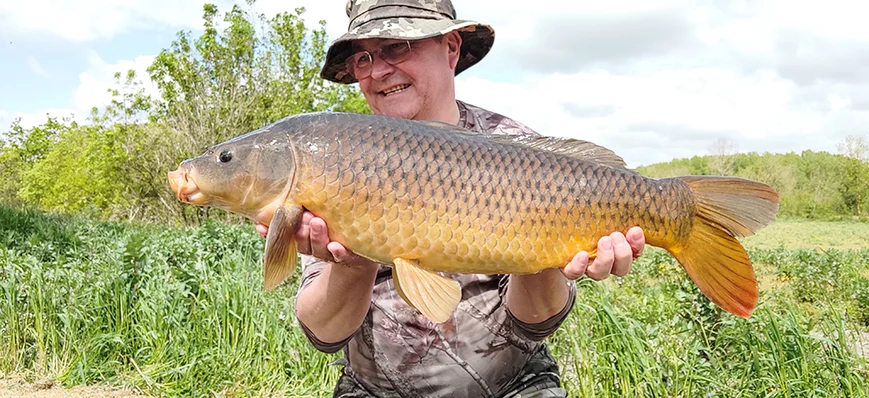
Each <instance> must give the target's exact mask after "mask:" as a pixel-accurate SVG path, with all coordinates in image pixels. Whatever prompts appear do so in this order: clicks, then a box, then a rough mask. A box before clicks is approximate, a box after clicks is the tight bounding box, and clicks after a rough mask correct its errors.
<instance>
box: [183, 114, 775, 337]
mask: <svg viewBox="0 0 869 398" xmlns="http://www.w3.org/2000/svg"><path fill="white" fill-rule="evenodd" d="M168 177H169V184H170V186H171V187H172V189H173V190H174V191H175V192H176V194H177V196H178V199H179V200H181V201H183V202H186V203H190V204H194V205H201V206H213V207H218V208H223V209H226V210H228V211H231V212H234V213H237V214H241V215H243V216H245V217H248V218H250V219H252V220H255V221H258V222H262V223H264V224H266V225H268V226H269V233H268V236H267V237H266V247H265V255H264V262H265V264H264V268H265V269H264V276H265V288H266V289H273V288H275V287H276V286H278V285H279V284H281V283H282V282H283V281H284V280H285V279H286V278H287V277H288V276H289V275H291V274H292V273H293V272H294V271H295V268H296V263H297V257H296V246H295V240H294V239H293V234H294V233H295V231H296V229H297V228H298V226H299V224H300V220H301V214H302V212H303V210H305V209H306V210H308V211H310V212H312V213H313V214H315V215H317V216H318V217H321V218H322V219H323V220H324V221H325V222H326V225H328V227H329V234H330V238H331V239H332V240H334V241H337V242H340V243H341V244H343V245H344V246H346V247H347V248H348V249H350V250H352V251H353V252H355V253H357V254H359V255H361V256H363V257H366V258H369V259H371V260H374V261H377V262H380V263H384V264H391V265H392V267H393V272H394V274H393V276H394V278H393V280H394V283H395V287H396V289H397V290H398V293H399V294H400V295H401V296H402V297H403V298H404V300H405V301H406V302H407V303H408V304H410V305H411V306H413V307H415V308H417V309H418V310H419V311H421V312H422V313H423V314H424V315H425V316H427V317H428V318H429V319H432V320H434V321H437V322H443V321H445V320H447V319H448V318H449V317H450V316H451V314H452V312H453V310H454V309H455V307H456V305H458V303H459V300H460V299H461V291H460V287H459V285H458V283H457V282H456V281H454V280H452V279H450V278H448V277H447V276H444V275H441V274H438V272H447V273H483V274H528V273H536V272H539V271H541V270H544V269H547V268H556V267H564V266H565V265H567V263H568V262H570V260H571V259H572V257H573V256H574V255H575V254H576V253H578V252H580V251H582V250H586V251H588V252H589V253H591V255H592V257H593V256H594V254H595V253H596V251H595V248H596V245H597V241H598V239H599V238H600V237H602V236H605V235H607V234H609V233H610V232H613V231H623V232H624V231H627V229H628V228H630V227H632V226H635V225H638V226H640V227H642V228H643V231H644V233H645V237H646V242H647V243H648V244H650V245H653V246H657V247H661V248H664V249H666V250H667V251H668V252H670V253H671V254H672V255H673V256H674V257H675V258H676V259H677V260H678V261H679V263H680V264H681V265H682V267H683V268H684V269H685V271H686V272H687V273H688V275H689V276H690V277H691V279H692V280H693V281H694V283H696V284H697V286H698V287H699V288H700V290H701V291H702V292H703V293H704V294H705V295H706V297H708V298H709V299H710V300H712V301H713V302H714V303H716V304H717V305H719V306H720V307H721V308H723V309H725V310H727V311H729V312H731V313H734V314H736V315H739V316H742V317H746V318H747V317H749V316H750V314H751V312H752V311H753V309H754V308H755V305H756V303H757V297H758V291H757V281H756V279H755V276H754V271H753V269H752V265H751V262H750V261H749V258H748V255H747V254H746V252H745V250H744V249H743V247H742V245H741V244H740V243H739V241H737V239H736V238H737V237H743V236H748V235H752V234H753V233H755V232H756V231H757V230H758V229H760V228H762V227H763V226H765V225H767V224H769V223H770V222H772V221H773V220H774V219H775V216H776V213H777V211H778V200H779V198H778V194H777V193H776V192H775V191H774V190H773V189H772V188H771V187H769V186H768V185H766V184H763V183H760V182H756V181H751V180H746V179H741V178H733V177H711V176H685V177H675V178H663V179H653V178H645V177H643V176H641V175H639V174H638V173H636V172H634V171H632V170H629V169H627V168H625V164H624V162H623V160H622V159H621V158H620V157H618V156H617V155H615V154H614V153H613V152H612V151H610V150H607V149H605V148H602V147H599V146H597V145H594V144H592V143H589V142H586V141H581V140H575V139H564V138H550V137H530V138H529V137H516V136H504V135H484V134H479V133H471V132H469V131H466V130H462V129H460V128H458V127H456V126H453V125H449V124H445V123H439V122H418V121H410V120H405V119H396V118H389V117H384V116H377V115H359V114H342V113H314V114H304V115H297V116H291V117H287V118H284V119H283V120H280V121H278V122H276V123H274V124H272V125H269V126H267V127H264V128H262V129H259V130H256V131H253V132H250V133H248V134H245V135H242V136H240V137H237V138H234V139H232V140H229V141H226V142H224V143H221V144H219V145H215V146H214V147H212V148H210V149H208V150H207V151H206V152H205V153H204V154H202V155H201V156H199V157H196V158H193V159H188V160H186V161H184V162H183V163H181V165H180V167H179V168H178V169H177V170H175V171H172V172H169V176H168Z"/></svg>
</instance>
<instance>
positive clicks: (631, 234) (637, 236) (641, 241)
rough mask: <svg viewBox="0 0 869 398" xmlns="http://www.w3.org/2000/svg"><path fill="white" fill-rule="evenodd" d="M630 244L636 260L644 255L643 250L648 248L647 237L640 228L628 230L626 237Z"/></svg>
mask: <svg viewBox="0 0 869 398" xmlns="http://www.w3.org/2000/svg"><path fill="white" fill-rule="evenodd" d="M626 238H627V240H628V243H629V244H630V245H631V250H632V252H633V256H634V258H638V257H640V256H641V255H642V254H643V248H645V247H646V235H645V234H644V233H643V229H642V228H640V227H633V228H631V229H629V230H628V234H627V235H626Z"/></svg>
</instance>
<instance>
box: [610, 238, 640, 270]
mask: <svg viewBox="0 0 869 398" xmlns="http://www.w3.org/2000/svg"><path fill="white" fill-rule="evenodd" d="M610 238H611V239H612V242H613V258H614V260H613V265H612V270H611V273H612V274H614V275H617V276H625V275H627V274H628V271H630V270H631V263H632V262H633V261H634V256H633V250H632V249H631V245H629V244H628V241H627V239H626V238H625V236H624V235H622V233H621V232H613V233H612V234H611V235H610Z"/></svg>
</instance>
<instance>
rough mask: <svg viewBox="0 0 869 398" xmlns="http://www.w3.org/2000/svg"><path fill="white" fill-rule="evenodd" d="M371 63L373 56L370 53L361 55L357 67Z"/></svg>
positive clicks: (357, 59)
mask: <svg viewBox="0 0 869 398" xmlns="http://www.w3.org/2000/svg"><path fill="white" fill-rule="evenodd" d="M370 62H371V55H369V54H368V53H363V54H359V57H357V58H356V66H365V65H368V64H369V63H370Z"/></svg>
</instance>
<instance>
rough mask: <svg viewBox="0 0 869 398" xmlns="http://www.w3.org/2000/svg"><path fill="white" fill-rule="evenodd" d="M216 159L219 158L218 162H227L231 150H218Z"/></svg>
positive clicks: (230, 158)
mask: <svg viewBox="0 0 869 398" xmlns="http://www.w3.org/2000/svg"><path fill="white" fill-rule="evenodd" d="M217 159H218V160H220V163H227V162H229V161H230V160H232V152H230V151H229V150H224V151H223V152H220V155H219V156H218V157H217Z"/></svg>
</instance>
